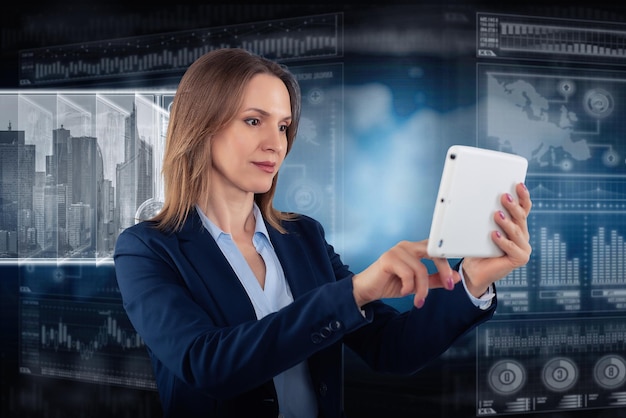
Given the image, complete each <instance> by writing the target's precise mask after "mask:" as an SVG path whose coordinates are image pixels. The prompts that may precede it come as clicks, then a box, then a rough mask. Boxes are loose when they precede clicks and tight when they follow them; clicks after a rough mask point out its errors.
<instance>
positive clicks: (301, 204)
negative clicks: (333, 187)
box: [287, 181, 323, 214]
mask: <svg viewBox="0 0 626 418" xmlns="http://www.w3.org/2000/svg"><path fill="white" fill-rule="evenodd" d="M322 198H323V197H322V193H321V190H320V188H319V187H318V186H317V185H315V184H314V183H310V182H307V181H296V182H294V183H293V184H291V185H290V186H289V188H288V190H287V200H288V206H289V210H293V211H294V212H300V213H307V214H313V213H315V212H317V210H319V208H320V207H321V206H322Z"/></svg>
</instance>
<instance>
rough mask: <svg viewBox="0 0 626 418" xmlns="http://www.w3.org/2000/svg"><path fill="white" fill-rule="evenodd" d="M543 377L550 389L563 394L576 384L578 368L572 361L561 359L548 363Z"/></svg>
mask: <svg viewBox="0 0 626 418" xmlns="http://www.w3.org/2000/svg"><path fill="white" fill-rule="evenodd" d="M541 377H542V379H543V383H544V384H545V385H546V387H547V388H548V389H551V390H553V391H556V392H563V391H566V390H568V389H570V388H571V387H572V386H574V385H575V384H576V381H577V380H578V368H577V367H576V364H575V363H574V362H573V361H571V360H570V359H567V358H564V357H559V358H555V359H552V360H550V361H549V362H548V363H546V365H545V366H544V368H543V372H542V374H541Z"/></svg>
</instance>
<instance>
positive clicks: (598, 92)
mask: <svg viewBox="0 0 626 418" xmlns="http://www.w3.org/2000/svg"><path fill="white" fill-rule="evenodd" d="M583 106H584V107H585V111H586V112H587V113H588V114H589V115H591V116H593V117H595V118H605V117H607V116H609V115H610V114H611V113H612V112H613V107H614V103H613V96H612V95H611V93H609V92H608V91H606V90H604V89H592V90H589V91H588V92H587V93H586V94H585V97H584V98H583Z"/></svg>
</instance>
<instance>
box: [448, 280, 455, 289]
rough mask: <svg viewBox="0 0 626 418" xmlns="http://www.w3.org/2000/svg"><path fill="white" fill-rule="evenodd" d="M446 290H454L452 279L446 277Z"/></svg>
mask: <svg viewBox="0 0 626 418" xmlns="http://www.w3.org/2000/svg"><path fill="white" fill-rule="evenodd" d="M447 285H448V290H452V289H454V280H452V277H448V283H447Z"/></svg>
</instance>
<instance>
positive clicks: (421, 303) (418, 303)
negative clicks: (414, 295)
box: [417, 299, 426, 309]
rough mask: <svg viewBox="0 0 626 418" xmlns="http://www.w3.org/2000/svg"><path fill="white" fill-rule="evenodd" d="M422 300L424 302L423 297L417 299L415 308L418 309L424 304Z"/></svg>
mask: <svg viewBox="0 0 626 418" xmlns="http://www.w3.org/2000/svg"><path fill="white" fill-rule="evenodd" d="M424 302H426V301H425V300H424V299H420V300H418V301H417V309H420V308H421V307H422V306H424Z"/></svg>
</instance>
